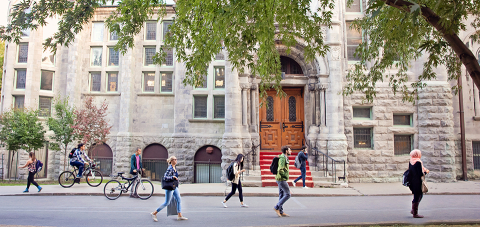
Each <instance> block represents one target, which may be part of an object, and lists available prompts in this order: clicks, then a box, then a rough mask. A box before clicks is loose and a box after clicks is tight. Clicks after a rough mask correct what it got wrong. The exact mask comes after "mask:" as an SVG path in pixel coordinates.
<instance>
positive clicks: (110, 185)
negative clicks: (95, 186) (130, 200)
mask: <svg viewBox="0 0 480 227" xmlns="http://www.w3.org/2000/svg"><path fill="white" fill-rule="evenodd" d="M103 194H104V195H105V197H107V199H110V200H115V199H118V197H120V196H121V195H122V184H120V182H119V181H117V180H111V181H109V182H107V183H106V184H105V187H104V188H103Z"/></svg>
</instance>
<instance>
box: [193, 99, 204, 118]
mask: <svg viewBox="0 0 480 227" xmlns="http://www.w3.org/2000/svg"><path fill="white" fill-rule="evenodd" d="M193 105H194V107H193V117H194V118H207V96H193Z"/></svg>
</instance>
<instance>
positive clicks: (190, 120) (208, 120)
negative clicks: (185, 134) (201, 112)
mask: <svg viewBox="0 0 480 227" xmlns="http://www.w3.org/2000/svg"><path fill="white" fill-rule="evenodd" d="M188 122H194V123H196V122H198V123H225V120H224V119H188Z"/></svg>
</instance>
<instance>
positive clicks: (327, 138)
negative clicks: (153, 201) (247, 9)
mask: <svg viewBox="0 0 480 227" xmlns="http://www.w3.org/2000/svg"><path fill="white" fill-rule="evenodd" d="M14 2H16V1H11V4H10V5H12V4H14ZM345 2H346V1H345V0H338V1H337V3H336V8H335V9H334V10H333V19H332V20H333V25H332V28H330V29H327V28H324V30H323V32H325V34H326V35H325V37H324V39H325V41H326V43H327V44H328V45H329V46H330V52H328V54H327V55H326V56H317V57H316V58H315V60H314V61H312V62H306V61H305V59H304V53H303V47H304V44H303V42H302V40H301V38H299V39H298V43H297V45H296V46H294V47H293V48H292V51H291V52H290V53H289V54H287V53H286V51H285V50H286V47H285V46H284V45H283V44H282V43H281V42H277V49H278V51H279V53H280V55H281V62H282V71H283V72H284V79H283V80H282V82H281V84H282V86H283V89H284V91H285V92H286V93H287V97H286V98H283V99H280V98H279V97H276V96H275V95H274V92H269V93H268V94H269V96H268V98H267V100H269V102H268V104H267V105H265V106H263V107H261V106H259V102H260V100H259V92H258V86H257V85H258V83H259V78H258V77H256V76H255V75H248V74H240V73H238V72H237V70H236V69H234V68H233V66H232V65H231V64H230V62H229V61H228V53H227V52H226V51H224V52H221V53H218V55H217V56H216V58H215V60H214V61H212V63H211V64H210V65H209V67H208V75H206V80H205V81H206V82H205V83H204V84H203V85H202V86H199V87H195V88H193V87H191V86H184V85H183V84H182V79H183V78H184V76H185V64H184V63H182V62H178V61H176V59H175V57H174V56H175V50H171V49H170V50H168V53H169V54H168V56H167V60H166V62H165V63H164V64H163V65H154V64H153V63H152V57H153V55H154V53H155V52H156V51H158V50H159V49H160V48H164V46H163V36H164V34H165V33H166V32H167V30H168V26H169V24H170V23H171V22H172V19H173V17H174V10H173V7H172V6H173V5H169V6H168V10H167V16H166V17H165V18H164V19H163V20H158V21H157V19H158V18H157V17H156V16H153V17H152V18H151V21H148V22H147V23H146V24H145V26H144V28H143V31H142V32H141V33H139V34H138V35H137V36H136V37H135V47H134V48H133V49H129V50H128V51H127V52H126V53H125V54H123V55H122V54H120V53H118V52H116V51H115V50H114V49H113V48H112V47H113V46H114V45H115V43H116V42H117V39H118V37H117V36H116V34H114V33H110V32H108V29H107V28H106V26H105V23H104V21H105V19H106V18H107V16H108V15H109V14H110V12H111V11H112V10H114V7H115V6H104V7H101V8H99V9H98V10H97V11H96V13H95V15H94V17H93V18H92V20H91V22H89V23H88V24H87V25H85V27H84V29H83V30H82V31H81V32H80V33H79V34H77V36H76V37H75V41H74V42H73V43H72V44H71V45H69V46H68V47H61V48H59V50H58V52H57V53H56V55H53V54H51V53H49V52H48V51H47V52H44V51H43V47H42V42H43V40H44V39H45V38H47V37H49V36H51V35H52V34H53V32H55V29H56V27H55V20H54V19H52V20H51V22H50V24H49V25H48V26H47V27H39V28H38V29H37V30H35V31H25V36H24V37H23V38H22V40H21V41H20V43H19V44H18V45H17V44H15V43H13V42H10V43H7V44H6V48H5V50H6V51H5V62H4V77H3V81H2V82H3V86H2V93H1V94H2V97H1V111H2V112H3V111H7V110H9V109H11V108H12V107H20V108H21V107H31V108H39V109H40V110H41V113H42V119H45V117H46V116H48V115H50V114H51V111H52V99H53V98H54V97H56V96H58V95H60V96H62V97H68V98H69V100H70V103H72V104H73V105H75V106H80V105H82V102H83V100H84V99H85V97H90V96H91V97H93V98H94V99H95V101H96V102H97V103H100V102H101V101H103V100H106V101H107V102H108V104H109V114H108V119H109V123H110V124H112V125H113V128H112V130H111V134H110V136H109V138H108V141H107V143H106V144H104V145H102V146H98V147H97V148H96V149H95V150H91V151H90V155H91V156H93V157H95V159H96V160H97V161H98V162H99V165H100V168H101V170H102V171H103V172H104V174H111V173H115V172H125V171H128V169H129V168H130V156H131V154H133V152H134V151H135V150H136V148H137V147H139V148H142V149H143V159H144V163H145V165H146V167H147V169H148V171H147V174H148V176H149V177H150V178H152V179H159V178H160V177H159V176H162V174H163V171H165V168H166V163H165V160H166V158H167V157H168V156H170V155H175V156H176V157H177V158H178V160H179V161H178V170H179V173H180V180H181V181H182V182H191V183H199V182H205V183H208V182H222V181H224V180H225V178H224V176H223V175H224V169H226V167H227V165H228V164H229V163H230V160H232V159H234V158H235V157H236V155H237V154H240V153H242V154H246V155H247V157H248V158H247V159H246V162H247V168H248V169H250V170H252V174H253V175H254V174H260V172H259V171H258V169H259V167H260V166H261V165H265V164H262V163H261V160H260V157H261V155H262V152H269V151H270V152H271V151H278V150H279V148H280V147H281V146H283V145H290V146H292V148H293V149H299V148H300V147H301V146H302V145H303V144H304V143H305V142H309V143H310V144H311V145H312V147H316V148H317V149H318V151H320V152H322V153H324V154H328V156H329V157H330V158H332V159H334V160H337V161H339V163H341V162H342V161H345V165H343V164H338V165H337V166H336V167H335V169H336V170H337V171H336V173H337V175H338V176H341V175H343V172H344V171H345V174H346V181H348V182H394V181H400V177H401V175H402V174H403V171H404V170H405V169H406V168H407V167H408V164H407V162H408V160H409V155H408V153H409V152H410V150H412V149H414V148H418V149H420V150H422V152H423V158H422V159H423V160H424V163H425V165H426V166H427V168H429V169H430V170H431V174H430V176H429V180H432V181H443V182H450V181H455V180H457V179H459V178H460V177H462V170H461V167H462V158H461V151H460V143H459V141H460V135H459V132H460V129H459V125H460V123H459V122H460V121H459V114H458V112H459V107H458V106H459V102H458V96H456V95H454V94H453V93H452V90H451V86H452V85H454V84H456V82H449V81H447V75H446V73H445V70H443V69H438V70H437V73H438V78H437V80H436V81H428V82H427V84H428V86H427V87H426V88H425V89H423V90H422V91H420V94H419V96H418V100H417V101H416V102H415V103H404V102H402V98H401V96H400V95H399V94H397V95H394V94H393V93H392V91H391V89H390V88H389V87H388V83H382V84H379V85H378V91H379V93H378V95H377V96H376V98H375V100H374V101H373V103H364V102H362V95H360V94H354V95H351V96H348V97H344V96H342V95H341V94H340V92H341V91H342V88H343V84H344V83H345V75H346V74H347V71H348V69H349V67H350V66H351V65H352V64H354V63H355V62H356V60H358V59H355V57H354V56H353V52H354V50H355V48H356V46H357V45H358V43H360V42H362V36H361V34H359V33H358V32H356V31H353V30H350V29H349V24H350V22H351V21H352V20H353V19H355V18H357V17H361V16H363V9H364V8H365V5H364V4H365V2H363V3H361V1H360V0H355V1H354V4H353V5H352V6H351V7H350V8H347V7H346V5H345ZM10 7H11V6H10ZM471 32H473V31H471ZM470 34H471V33H470ZM470 34H467V33H462V34H460V37H461V38H462V39H464V40H465V42H466V43H469V44H468V45H469V47H471V48H472V51H474V53H476V54H477V55H478V54H479V49H480V45H479V44H478V43H473V42H472V41H470V40H469V38H468V37H469V35H470ZM423 60H424V59H420V60H419V61H416V62H413V63H412V67H411V70H410V71H409V73H408V74H409V76H410V78H411V81H414V80H415V78H417V76H418V75H419V74H420V73H421V71H422V61H423ZM393 72H395V69H392V71H391V72H385V73H393ZM462 80H463V81H464V89H463V94H464V97H465V98H464V103H463V105H464V107H465V119H466V122H465V125H466V127H467V128H466V131H467V136H466V140H467V143H466V144H467V163H466V165H467V167H468V173H469V177H475V176H478V173H477V175H475V170H474V169H479V168H480V157H479V155H480V134H479V133H478V132H479V129H478V128H480V127H478V126H480V125H479V124H480V122H478V121H479V120H480V103H479V98H480V95H479V92H478V89H477V88H476V87H475V86H474V85H473V82H472V81H471V79H470V78H469V76H468V75H466V73H464V76H462ZM49 133H51V132H49ZM257 145H260V147H258V148H257V149H252V146H255V147H256V146H257ZM252 150H254V153H252ZM38 152H39V154H38V156H40V158H41V159H43V160H45V163H46V168H45V170H44V172H42V173H41V177H45V178H50V179H55V178H56V177H57V176H58V174H59V173H60V172H61V171H62V170H63V157H64V154H62V153H61V152H57V151H52V150H49V149H48V146H46V147H45V149H43V150H42V151H38ZM320 152H318V153H317V154H318V155H319V156H317V157H315V155H310V158H309V165H310V171H312V172H314V171H315V172H320V171H323V170H325V169H324V167H325V166H324V165H322V162H321V161H320V159H322V158H323V156H322V155H321V153H320ZM1 153H2V154H4V157H5V161H4V162H5V168H4V169H5V172H6V164H7V163H10V162H11V160H13V163H12V164H13V165H18V163H23V162H24V161H25V160H26V159H27V155H26V153H25V152H19V154H20V155H19V156H18V157H11V155H12V153H11V152H9V151H5V150H2V151H1ZM314 153H315V151H311V154H314ZM253 154H254V155H253ZM7 157H8V158H7ZM12 158H13V159H12ZM7 160H10V161H8V162H7ZM474 162H475V164H474ZM330 164H331V163H329V165H330ZM315 167H317V168H315ZM254 168H255V169H256V171H253V169H254ZM314 169H315V170H314ZM327 172H328V173H327V175H329V176H330V175H331V174H333V172H332V169H331V168H330V169H329V170H328V171H327ZM14 175H16V176H19V177H20V178H25V172H23V170H18V173H17V170H15V168H14V169H13V170H12V173H11V174H10V176H11V177H12V176H14ZM313 175H314V176H317V174H313ZM3 177H4V178H6V177H7V174H4V176H3ZM255 179H257V180H258V179H259V178H254V180H253V181H255ZM325 179H326V178H319V177H316V178H315V177H314V178H313V181H316V180H318V181H322V180H325ZM316 183H317V182H315V184H316ZM316 185H318V184H316Z"/></svg>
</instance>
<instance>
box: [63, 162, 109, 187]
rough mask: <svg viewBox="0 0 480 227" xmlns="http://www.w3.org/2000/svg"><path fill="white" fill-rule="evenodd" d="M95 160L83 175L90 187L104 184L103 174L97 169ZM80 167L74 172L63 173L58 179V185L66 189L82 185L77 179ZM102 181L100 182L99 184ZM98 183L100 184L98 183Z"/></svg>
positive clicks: (74, 169) (75, 168)
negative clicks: (78, 184) (75, 184)
mask: <svg viewBox="0 0 480 227" xmlns="http://www.w3.org/2000/svg"><path fill="white" fill-rule="evenodd" d="M95 166H96V164H95V160H94V161H93V162H92V164H91V165H89V166H88V167H87V168H86V169H85V171H83V175H84V176H85V181H86V182H87V184H88V185H90V186H92V187H98V186H99V185H100V184H102V182H103V175H102V172H100V171H98V170H96V169H95ZM77 173H78V167H76V166H74V167H73V171H68V170H67V171H63V172H62V173H61V174H60V176H59V177H58V183H59V184H60V186H62V187H64V188H69V187H72V186H73V184H74V183H80V178H78V177H77ZM98 180H100V182H98ZM97 182H98V183H97Z"/></svg>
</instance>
